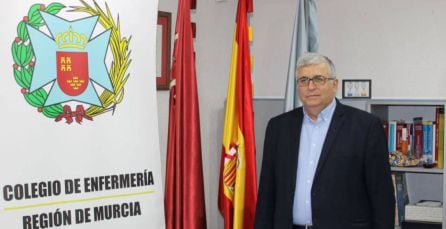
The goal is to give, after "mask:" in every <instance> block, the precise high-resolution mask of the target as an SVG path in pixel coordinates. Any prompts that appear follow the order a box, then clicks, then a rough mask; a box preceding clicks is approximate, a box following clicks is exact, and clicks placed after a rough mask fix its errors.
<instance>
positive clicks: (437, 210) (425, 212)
mask: <svg viewBox="0 0 446 229" xmlns="http://www.w3.org/2000/svg"><path fill="white" fill-rule="evenodd" d="M404 217H405V220H406V221H421V222H433V223H441V222H442V221H443V203H442V202H441V201H432V200H421V201H419V202H417V203H412V204H408V205H406V209H405V216H404Z"/></svg>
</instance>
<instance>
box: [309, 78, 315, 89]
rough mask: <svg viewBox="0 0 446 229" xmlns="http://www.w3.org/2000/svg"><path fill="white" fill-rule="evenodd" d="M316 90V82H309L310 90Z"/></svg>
mask: <svg viewBox="0 0 446 229" xmlns="http://www.w3.org/2000/svg"><path fill="white" fill-rule="evenodd" d="M314 88H316V85H315V84H314V81H313V80H310V81H308V89H311V90H313V89H314Z"/></svg>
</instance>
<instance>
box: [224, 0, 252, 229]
mask: <svg viewBox="0 0 446 229" xmlns="http://www.w3.org/2000/svg"><path fill="white" fill-rule="evenodd" d="M252 10H253V1H252V0H239V2H238V8H237V18H236V24H235V36H234V43H233V47H232V58H231V69H230V73H229V84H228V95H227V101H226V115H225V125H224V130H223V148H222V155H221V163H220V188H219V200H218V207H219V209H220V211H221V213H222V215H223V217H224V222H225V227H224V228H225V229H251V228H253V227H254V215H255V207H256V198H257V181H256V157H255V138H254V111H253V104H252V81H251V56H250V53H249V42H250V38H251V37H252V36H251V34H252V33H251V32H250V31H251V30H250V28H249V27H248V22H247V14H248V13H251V12H252Z"/></svg>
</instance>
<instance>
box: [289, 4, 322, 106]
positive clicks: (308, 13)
mask: <svg viewBox="0 0 446 229" xmlns="http://www.w3.org/2000/svg"><path fill="white" fill-rule="evenodd" d="M316 12H317V8H316V3H315V1H314V0H299V3H298V6H297V12H296V17H295V20H294V28H293V36H292V40H291V51H290V59H289V62H288V74H287V84H286V92H285V111H290V110H292V109H294V108H296V107H298V106H299V100H298V96H297V89H296V78H295V76H296V62H297V60H298V59H299V57H300V56H301V55H302V54H304V53H306V52H318V50H319V38H318V37H319V32H318V28H317V13H316Z"/></svg>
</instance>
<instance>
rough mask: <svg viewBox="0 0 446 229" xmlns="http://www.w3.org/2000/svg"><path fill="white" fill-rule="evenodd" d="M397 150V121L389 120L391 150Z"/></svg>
mask: <svg viewBox="0 0 446 229" xmlns="http://www.w3.org/2000/svg"><path fill="white" fill-rule="evenodd" d="M395 151H396V121H389V152H395Z"/></svg>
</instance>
